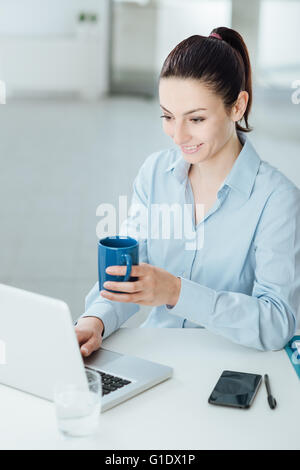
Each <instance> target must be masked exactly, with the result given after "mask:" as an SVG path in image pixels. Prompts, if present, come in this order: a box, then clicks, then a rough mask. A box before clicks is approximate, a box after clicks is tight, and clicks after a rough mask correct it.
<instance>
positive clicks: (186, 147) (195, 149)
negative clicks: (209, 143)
mask: <svg viewBox="0 0 300 470" xmlns="http://www.w3.org/2000/svg"><path fill="white" fill-rule="evenodd" d="M202 145H203V143H202V144H199V145H181V146H180V148H181V150H182V151H183V152H184V153H187V154H189V155H190V154H191V153H196V152H198V150H199V148H200V147H201V146H202Z"/></svg>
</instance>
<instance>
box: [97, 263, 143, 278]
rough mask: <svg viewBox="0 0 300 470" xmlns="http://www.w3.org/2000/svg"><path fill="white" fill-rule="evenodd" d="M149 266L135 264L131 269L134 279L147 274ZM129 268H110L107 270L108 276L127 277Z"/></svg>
mask: <svg viewBox="0 0 300 470" xmlns="http://www.w3.org/2000/svg"><path fill="white" fill-rule="evenodd" d="M148 266H149V265H148V264H147V263H141V264H133V265H132V268H131V274H130V275H131V276H132V277H140V276H144V275H145V274H146V269H147V267H148ZM126 270H127V266H109V267H108V268H106V272H107V274H111V275H112V276H125V274H126Z"/></svg>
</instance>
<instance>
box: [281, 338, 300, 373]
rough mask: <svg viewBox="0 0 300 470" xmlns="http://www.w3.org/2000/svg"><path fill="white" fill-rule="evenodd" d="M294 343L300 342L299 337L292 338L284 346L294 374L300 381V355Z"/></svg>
mask: <svg viewBox="0 0 300 470" xmlns="http://www.w3.org/2000/svg"><path fill="white" fill-rule="evenodd" d="M295 341H300V336H293V338H292V339H291V340H290V341H289V342H288V343H287V345H286V346H285V348H284V349H285V350H286V353H287V355H288V356H289V359H290V361H291V364H292V366H293V367H294V369H295V371H296V374H297V375H298V377H299V379H300V355H299V353H298V350H297V348H296V345H295Z"/></svg>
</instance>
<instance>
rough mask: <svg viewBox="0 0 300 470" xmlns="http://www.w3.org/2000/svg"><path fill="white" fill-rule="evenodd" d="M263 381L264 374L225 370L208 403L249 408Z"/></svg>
mask: <svg viewBox="0 0 300 470" xmlns="http://www.w3.org/2000/svg"><path fill="white" fill-rule="evenodd" d="M261 382H262V375H258V374H248V373H246V372H235V371H232V370H224V371H223V372H222V375H221V377H220V378H219V380H218V382H217V384H216V386H215V388H214V389H213V391H212V393H211V395H210V397H209V399H208V403H210V404H211V405H222V406H233V407H235V408H249V407H250V406H251V405H252V403H253V400H254V398H255V395H256V393H257V390H258V389H259V387H260V384H261Z"/></svg>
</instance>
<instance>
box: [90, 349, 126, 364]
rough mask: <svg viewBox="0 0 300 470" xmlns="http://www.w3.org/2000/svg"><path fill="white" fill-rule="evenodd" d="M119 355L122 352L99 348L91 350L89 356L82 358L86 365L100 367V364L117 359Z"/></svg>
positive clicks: (120, 355)
mask: <svg viewBox="0 0 300 470" xmlns="http://www.w3.org/2000/svg"><path fill="white" fill-rule="evenodd" d="M120 357H123V354H119V353H116V352H114V351H108V350H107V349H103V348H100V349H98V350H97V351H95V352H93V353H92V354H91V355H90V356H89V357H86V358H84V364H85V365H86V366H90V367H99V368H100V369H101V366H105V365H107V364H109V363H110V362H114V361H117V360H118V359H120Z"/></svg>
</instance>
